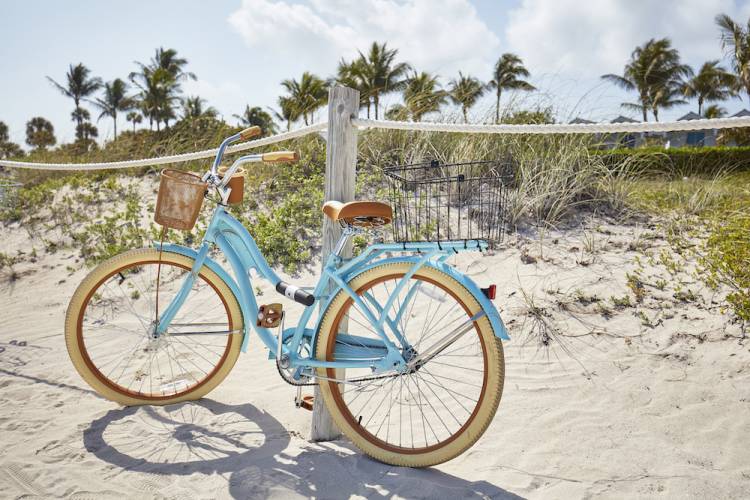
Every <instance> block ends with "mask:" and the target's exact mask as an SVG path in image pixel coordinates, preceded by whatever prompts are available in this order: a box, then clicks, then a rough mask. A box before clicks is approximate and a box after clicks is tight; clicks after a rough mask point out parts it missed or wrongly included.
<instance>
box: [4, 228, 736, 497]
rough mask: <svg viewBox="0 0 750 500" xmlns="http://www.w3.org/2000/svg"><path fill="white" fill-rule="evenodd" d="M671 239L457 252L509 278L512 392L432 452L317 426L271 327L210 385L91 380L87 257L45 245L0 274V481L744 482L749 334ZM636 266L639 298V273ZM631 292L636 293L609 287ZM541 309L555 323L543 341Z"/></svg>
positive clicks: (575, 485)
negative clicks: (270, 341) (145, 387)
mask: <svg viewBox="0 0 750 500" xmlns="http://www.w3.org/2000/svg"><path fill="white" fill-rule="evenodd" d="M592 242H593V244H592ZM31 244H33V241H31V240H30V236H29V235H28V233H27V232H26V231H24V229H23V228H21V227H19V226H18V225H11V226H8V227H5V228H0V251H3V252H6V253H11V254H15V253H16V252H17V250H18V249H26V250H28V249H30V245H31ZM36 246H39V245H38V244H37V245H36ZM668 248H669V247H668V245H667V244H666V242H665V241H664V240H663V239H662V238H661V236H660V230H659V229H658V228H657V227H654V226H649V224H648V223H644V224H634V225H615V224H613V223H608V222H606V221H596V220H593V221H589V222H587V223H586V224H584V225H583V226H582V227H579V228H577V229H574V230H566V231H561V232H550V233H548V234H545V235H544V239H543V240H542V242H540V240H539V239H538V238H536V237H522V236H519V235H513V236H511V237H510V238H509V239H508V242H507V245H506V247H505V248H503V249H502V250H499V251H497V252H496V253H495V254H494V255H490V256H484V257H480V256H479V255H478V254H466V255H462V256H460V257H459V258H458V259H459V260H458V262H457V265H458V266H459V268H461V269H462V270H464V271H466V272H468V273H469V274H470V275H471V276H472V277H473V278H474V279H475V280H476V281H477V282H478V283H479V284H480V285H481V286H486V285H488V284H490V283H497V285H498V292H497V299H496V301H495V303H496V304H497V305H498V307H499V309H500V311H501V314H502V316H503V318H504V319H505V321H506V324H507V327H508V330H509V332H510V335H511V337H512V340H511V341H510V342H506V343H505V355H506V381H505V391H504V393H503V398H502V402H501V403H500V407H499V410H498V412H497V415H496V416H495V419H494V422H493V423H492V425H491V426H490V427H489V429H488V430H487V432H486V433H485V434H484V435H483V436H482V438H481V439H480V440H479V441H478V442H477V444H476V445H475V446H474V447H472V448H471V449H469V450H468V451H467V452H466V453H464V454H463V455H461V456H459V457H458V458H456V459H454V460H452V461H450V462H447V463H445V464H442V465H439V466H436V467H432V468H427V469H421V470H417V469H404V468H398V467H391V466H387V465H384V464H381V463H378V462H376V461H373V460H371V459H369V458H367V457H366V456H364V455H363V454H362V453H360V452H359V451H358V450H357V449H356V448H355V447H353V446H352V445H351V444H350V443H349V442H348V441H347V440H346V439H343V438H342V439H340V440H337V441H335V442H330V443H319V444H315V443H310V442H308V440H307V438H308V436H309V432H310V420H311V414H310V413H309V412H307V411H305V410H301V409H295V408H294V402H293V400H294V395H295V392H296V391H295V389H294V388H292V387H290V386H288V385H286V384H285V383H284V382H283V381H282V380H281V379H280V378H279V376H278V374H277V372H276V368H275V367H274V366H273V364H272V363H270V362H269V361H268V360H267V358H266V357H267V352H266V350H265V349H264V348H263V346H262V344H261V343H260V341H259V340H258V339H257V338H252V339H251V340H250V349H249V352H248V353H246V354H244V355H242V356H241V357H240V359H239V361H238V363H237V365H236V366H235V368H234V371H233V372H232V373H231V374H230V375H229V377H228V378H227V379H226V380H225V382H224V383H223V384H222V385H221V386H220V387H219V388H218V389H216V390H215V391H214V392H212V393H211V394H209V396H208V398H206V399H204V400H201V401H198V402H193V403H184V404H178V405H172V406H167V407H131V408H123V407H120V406H118V405H117V404H115V403H112V402H110V401H107V400H105V399H103V398H101V397H99V396H97V395H96V394H95V393H93V392H92V391H91V390H90V389H89V387H88V386H87V385H86V384H85V383H84V382H83V380H82V379H81V378H80V377H79V376H78V374H77V373H76V371H75V369H74V368H73V366H72V364H71V362H70V360H69V359H68V355H67V352H66V348H65V342H64V338H63V320H64V315H65V310H66V307H67V302H68V300H69V298H70V296H71V295H72V293H73V291H74V289H75V287H76V286H77V284H78V283H79V282H80V281H81V279H82V278H83V276H85V274H86V272H87V271H86V269H82V268H81V262H80V261H78V262H77V260H78V259H77V255H76V252H75V251H73V250H59V251H57V252H56V253H54V254H45V253H42V254H41V255H39V256H38V257H37V258H35V259H33V260H35V262H32V261H31V260H29V259H26V260H25V261H24V262H22V263H20V264H17V265H15V266H14V271H15V272H16V273H17V276H16V277H15V278H16V279H15V281H11V277H10V275H9V272H8V270H7V269H6V270H5V271H3V274H2V276H0V325H2V326H0V497H2V498H35V497H44V498H49V497H69V498H81V499H82V498H96V499H102V498H228V497H232V498H262V497H272V498H298V497H299V498H303V497H316V498H348V497H358V498H362V497H366V498H451V499H457V498H584V497H597V498H634V497H639V498H747V497H748V492H749V491H750V342H748V341H747V340H745V339H744V338H743V336H742V331H741V329H740V325H739V324H737V323H735V322H733V321H732V316H731V314H730V313H728V312H726V311H724V310H723V307H722V304H723V301H722V300H721V299H722V297H723V295H722V294H723V293H726V292H725V291H721V290H719V291H712V290H710V289H707V288H706V287H705V285H703V284H702V282H701V281H700V280H699V279H698V278H696V277H695V276H692V267H690V265H687V267H686V268H685V269H684V270H681V271H680V272H679V273H677V274H671V273H670V272H669V270H667V269H666V268H665V266H664V265H661V264H660V263H659V262H657V261H654V262H652V263H649V262H647V260H648V259H647V257H646V255H648V254H649V253H651V254H652V255H656V256H658V255H659V254H660V252H661V250H665V251H667V250H666V249H668ZM636 257H638V258H639V259H640V261H641V264H640V265H639V264H638V261H637V260H636ZM318 265H319V264H314V265H313V268H316V267H317V266H318ZM635 270H639V272H640V273H641V274H640V275H641V276H642V277H643V281H644V282H645V283H646V286H645V290H646V293H645V297H644V298H643V302H642V303H637V302H636V301H635V299H634V298H633V294H632V291H631V290H629V289H628V287H627V286H626V282H627V278H626V273H633V272H634V271H635ZM660 279H663V280H664V281H666V282H667V285H666V287H664V290H659V286H654V285H653V284H654V283H658V280H660ZM288 280H289V281H291V282H294V283H301V284H310V283H312V282H313V281H314V274H313V273H312V272H310V271H308V272H306V273H305V274H303V275H302V276H301V277H290V278H288ZM678 282H682V284H681V285H680V287H679V288H680V289H681V290H690V291H692V292H694V294H695V296H694V297H691V298H689V299H687V300H686V299H685V298H684V296H683V295H680V294H678V293H676V292H675V284H676V283H678ZM261 289H262V290H263V291H264V295H265V296H264V299H261V300H265V299H266V298H268V300H273V301H276V300H279V299H280V296H278V295H277V294H275V293H274V292H273V291H272V290H271V287H270V286H269V285H268V284H262V285H261ZM624 295H630V297H631V300H632V301H633V304H634V305H635V307H622V308H620V309H618V308H617V307H615V306H614V305H613V302H612V300H611V297H612V296H616V297H622V296H624ZM531 303H533V305H534V307H535V308H537V309H536V310H537V311H543V312H544V314H542V315H536V316H535V315H534V314H531V313H530V312H529V311H530V308H529V305H530V304H531ZM285 305H286V306H287V309H288V310H289V311H291V313H292V315H294V314H299V311H300V310H301V306H296V305H292V304H289V303H288V302H286V303H285ZM535 319H536V320H541V321H543V322H545V324H547V325H548V326H549V327H550V328H552V332H553V333H552V335H551V336H550V339H549V343H550V345H549V346H544V345H543V344H541V343H540V338H541V337H540V334H539V332H540V330H539V328H538V326H539V324H540V323H536V324H535V323H534V321H535ZM535 325H536V327H535ZM308 389H309V388H308ZM306 392H310V391H306Z"/></svg>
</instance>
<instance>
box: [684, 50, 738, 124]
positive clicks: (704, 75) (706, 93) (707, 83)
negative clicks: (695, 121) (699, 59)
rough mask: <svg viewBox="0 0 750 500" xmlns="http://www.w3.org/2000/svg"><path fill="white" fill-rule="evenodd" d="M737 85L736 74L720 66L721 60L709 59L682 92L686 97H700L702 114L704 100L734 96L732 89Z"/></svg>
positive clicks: (718, 99)
mask: <svg viewBox="0 0 750 500" xmlns="http://www.w3.org/2000/svg"><path fill="white" fill-rule="evenodd" d="M736 85H737V81H736V78H735V77H734V75H732V74H731V73H729V72H727V71H726V70H725V69H724V68H722V67H721V66H719V61H708V62H705V63H703V66H701V69H700V71H698V74H696V75H695V76H694V77H692V78H691V79H690V80H688V81H687V82H685V85H683V87H682V93H683V95H684V96H685V97H688V98H693V97H695V98H697V99H698V114H699V115H700V114H701V112H702V109H703V103H704V102H711V101H723V100H726V99H728V98H729V97H731V96H732V94H733V90H732V89H733V88H735V87H736Z"/></svg>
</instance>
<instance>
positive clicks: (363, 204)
mask: <svg viewBox="0 0 750 500" xmlns="http://www.w3.org/2000/svg"><path fill="white" fill-rule="evenodd" d="M323 213H324V214H326V216H327V217H328V218H329V219H331V220H333V221H337V222H344V223H346V224H351V225H352V226H357V227H378V226H384V225H386V224H388V223H390V222H391V220H393V210H392V209H391V206H390V205H387V204H385V203H381V202H379V201H350V202H349V203H341V202H340V201H329V202H326V203H325V204H324V205H323Z"/></svg>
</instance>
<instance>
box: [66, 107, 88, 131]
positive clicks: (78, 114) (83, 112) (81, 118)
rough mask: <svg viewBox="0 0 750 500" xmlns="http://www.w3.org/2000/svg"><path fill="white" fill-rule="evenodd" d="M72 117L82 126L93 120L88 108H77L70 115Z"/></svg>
mask: <svg viewBox="0 0 750 500" xmlns="http://www.w3.org/2000/svg"><path fill="white" fill-rule="evenodd" d="M70 117H71V118H72V119H73V121H74V122H76V123H77V124H78V125H80V124H81V123H83V122H87V121H89V120H90V119H91V113H89V110H88V109H86V108H76V109H74V110H73V111H72V112H71V113H70ZM78 125H76V127H77V126H78Z"/></svg>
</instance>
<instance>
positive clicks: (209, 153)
mask: <svg viewBox="0 0 750 500" xmlns="http://www.w3.org/2000/svg"><path fill="white" fill-rule="evenodd" d="M351 124H352V125H353V126H355V127H357V128H359V129H372V128H379V129H389V130H414V131H422V132H456V133H468V134H617V133H639V132H678V131H690V130H717V129H726V128H740V127H748V126H750V117H738V118H712V119H700V120H683V121H671V122H650V123H649V122H634V123H566V124H562V123H561V124H541V125H533V124H532V125H510V124H499V125H485V124H463V123H438V122H402V121H392V120H370V119H362V118H352V120H351ZM327 127H328V123H327V121H321V122H317V123H313V124H312V125H308V126H305V127H302V128H299V129H297V130H293V131H291V132H284V133H281V134H276V135H272V136H270V137H265V138H263V139H257V140H254V141H250V142H245V143H242V144H237V145H235V146H231V147H229V148H227V153H237V152H240V151H246V150H248V149H255V148H259V147H262V146H268V145H270V144H276V143H278V142H282V141H288V140H290V139H295V138H297V137H304V136H306V135H309V134H314V133H316V132H320V131H323V130H325V129H326V128H327ZM216 152H217V149H206V150H203V151H196V152H194V153H183V154H178V155H170V156H161V157H156V158H144V159H140V160H126V161H114V162H105V163H32V162H24V161H11V160H0V166H3V167H8V168H25V169H37V170H64V171H77V170H104V169H119V168H133V167H147V166H154V165H164V164H169V163H180V162H186V161H191V160H200V159H202V158H212V157H213V156H215V155H216Z"/></svg>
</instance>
